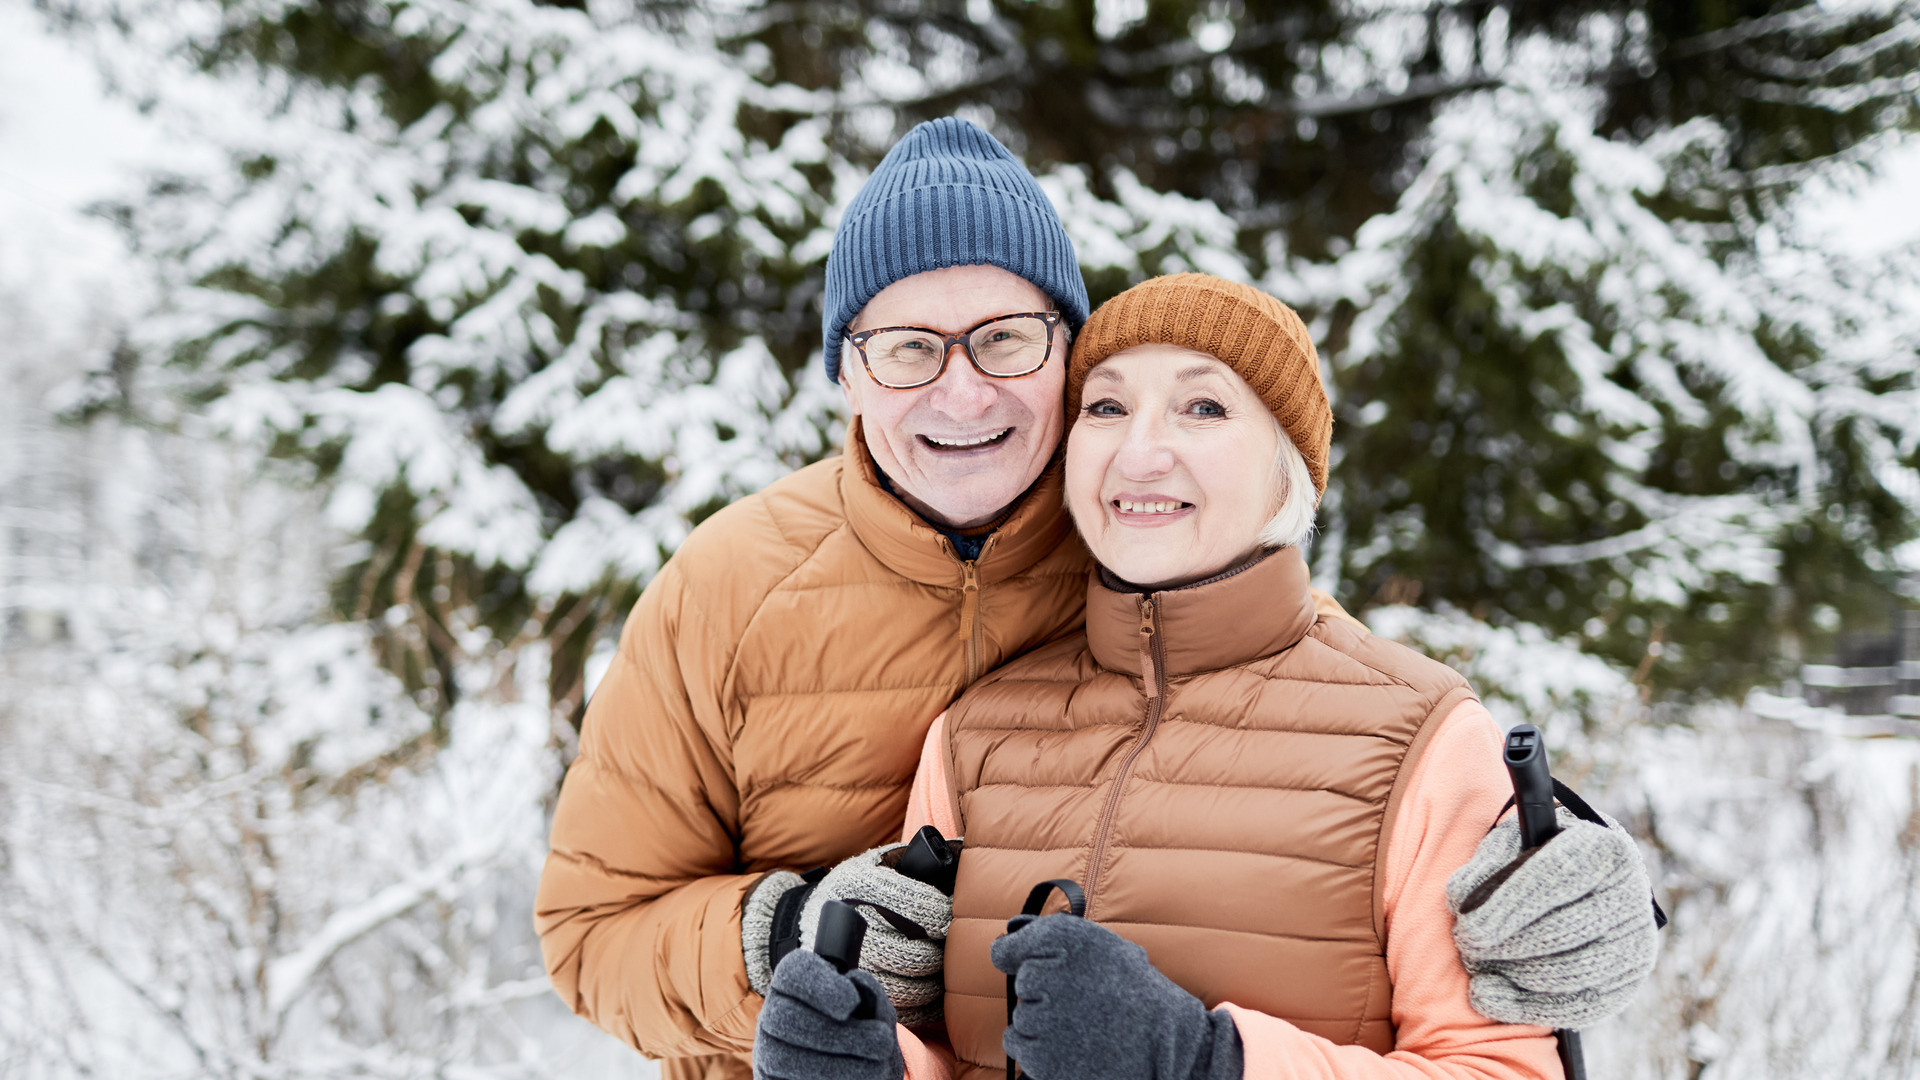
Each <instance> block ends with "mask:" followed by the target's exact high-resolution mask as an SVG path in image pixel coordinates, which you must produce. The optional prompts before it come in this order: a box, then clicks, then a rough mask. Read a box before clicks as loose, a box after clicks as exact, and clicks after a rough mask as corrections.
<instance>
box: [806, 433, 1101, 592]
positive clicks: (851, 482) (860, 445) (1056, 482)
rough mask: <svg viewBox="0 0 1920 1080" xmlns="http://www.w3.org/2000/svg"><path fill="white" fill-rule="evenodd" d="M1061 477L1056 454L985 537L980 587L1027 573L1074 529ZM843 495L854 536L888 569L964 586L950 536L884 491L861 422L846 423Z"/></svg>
mask: <svg viewBox="0 0 1920 1080" xmlns="http://www.w3.org/2000/svg"><path fill="white" fill-rule="evenodd" d="M1062 472H1063V469H1062V466H1061V457H1060V454H1059V453H1057V452H1056V453H1055V454H1054V456H1053V460H1052V461H1050V462H1048V463H1047V468H1046V471H1045V472H1042V473H1041V474H1040V479H1038V480H1036V481H1034V484H1033V486H1032V487H1031V488H1028V489H1027V492H1026V494H1025V495H1022V496H1021V497H1020V501H1019V504H1018V505H1017V507H1016V508H1015V509H1014V511H1013V513H1012V515H1010V516H1009V517H1008V518H1007V520H1006V522H1005V523H1003V524H1002V525H1001V526H1000V527H999V528H998V529H996V530H994V533H993V535H992V536H991V537H989V538H988V539H987V543H986V546H985V547H984V548H982V549H981V552H980V558H979V559H978V560H977V564H976V570H977V572H978V574H979V581H980V583H981V584H983V585H992V584H996V583H998V582H1001V581H1005V580H1006V579H1008V578H1010V577H1013V576H1014V575H1016V574H1019V573H1022V572H1024V571H1026V570H1028V569H1031V568H1032V567H1033V565H1034V564H1035V563H1038V562H1039V561H1040V560H1041V559H1043V558H1046V556H1047V555H1048V554H1049V553H1051V552H1052V551H1053V550H1054V549H1055V548H1057V547H1059V546H1060V544H1061V542H1062V541H1064V540H1065V539H1066V538H1067V535H1068V534H1069V533H1070V532H1072V531H1073V524H1072V522H1070V521H1068V520H1067V511H1066V506H1065V504H1064V503H1063V502H1062V499H1061V491H1062V483H1061V474H1062ZM840 494H841V498H843V499H844V500H845V502H846V508H847V523H848V524H849V525H850V526H852V528H853V532H854V535H855V536H858V537H859V538H860V542H861V543H862V544H864V545H865V546H866V548H867V550H868V551H871V552H873V554H874V556H875V557H876V558H878V559H879V560H880V561H881V562H882V563H884V564H886V566H887V567H888V569H891V570H893V571H894V572H895V573H897V574H900V575H901V576H902V577H905V578H908V579H911V580H913V581H917V582H919V583H921V584H922V585H940V586H945V587H947V588H954V589H957V588H961V587H962V585H963V584H964V580H965V571H964V570H963V569H962V567H961V563H960V560H959V559H958V558H956V557H955V556H954V555H953V552H952V547H951V544H950V543H949V541H948V540H947V538H946V537H944V536H942V535H940V530H938V529H936V528H934V527H933V526H932V525H929V524H927V522H926V520H925V519H924V518H922V517H921V516H920V515H919V514H916V513H914V512H913V511H912V510H911V509H909V508H908V507H907V505H906V504H905V503H903V502H901V501H900V500H899V499H897V498H895V497H894V496H893V495H891V494H889V493H888V492H887V490H886V489H885V488H884V487H882V486H881V484H880V470H879V468H878V467H877V466H876V465H875V464H874V461H873V455H872V454H871V453H870V452H869V451H868V450H867V441H866V439H865V438H864V437H863V436H862V434H861V428H860V418H859V417H858V416H856V417H854V418H853V422H852V423H851V424H848V425H847V446H846V466H845V467H844V468H843V469H842V470H841V473H840Z"/></svg>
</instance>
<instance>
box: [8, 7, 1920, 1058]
mask: <svg viewBox="0 0 1920 1080" xmlns="http://www.w3.org/2000/svg"><path fill="white" fill-rule="evenodd" d="M954 112H957V113H960V114H961V115H964V116H968V117H970V118H972V119H975V120H978V121H980V122H982V123H985V124H988V125H989V126H991V127H992V128H993V129H994V130H995V131H996V132H998V133H999V134H1000V135H1001V136H1002V137H1003V139H1005V140H1006V141H1007V142H1008V143H1009V145H1011V146H1012V147H1013V148H1014V149H1015V150H1016V152H1018V153H1020V154H1022V155H1023V156H1024V157H1025V158H1026V160H1027V161H1028V162H1029V163H1030V164H1031V165H1032V167H1033V168H1034V169H1035V170H1036V172H1037V173H1038V174H1040V175H1041V176H1042V178H1043V183H1044V184H1045V185H1046V187H1047V189H1048V191H1049V192H1050V193H1051V194H1052V195H1053V197H1054V198H1055V200H1056V202H1057V203H1058V204H1059V206H1060V208H1061V210H1062V212H1063V214H1064V215H1065V216H1066V218H1067V220H1068V222H1069V226H1070V228H1071V230H1072V231H1073V234H1074V236H1075V239H1076V242H1077V243H1078V245H1079V250H1080V254H1081V257H1082V259H1083V262H1084V264H1085V266H1086V269H1087V273H1088V277H1089V281H1090V282H1091V284H1092V286H1093V291H1094V294H1095V295H1094V298H1095V300H1096V301H1098V300H1100V299H1103V298H1105V297H1106V296H1109V295H1112V294H1113V293H1114V292H1116V291H1118V290H1119V289H1120V288H1122V287H1124V286H1125V285H1126V284H1127V283H1129V282H1131V281H1134V280H1138V279H1139V278H1141V277H1143V276H1145V275H1149V274H1154V273H1161V272H1168V271H1175V270H1182V269H1188V268H1195V269H1201V270H1205V271H1208V272H1212V273H1216V274H1222V275H1226V276H1229V277H1234V278H1240V279H1244V280H1248V281H1252V282H1256V283H1258V284H1260V285H1262V286H1263V287H1265V288H1267V289H1269V290H1271V291H1273V292H1274V293H1276V294H1277V295H1279V296H1281V297H1282V298H1284V299H1286V300H1288V301H1290V302H1292V303H1293V304H1295V305H1296V306H1298V307H1299V308H1301V309H1302V311H1303V312H1305V313H1306V314H1308V316H1309V317H1310V318H1311V320H1312V322H1313V326H1314V328H1315V331H1316V334H1317V336H1318V339H1319V340H1320V341H1321V343H1322V347H1323V350H1324V355H1325V358H1326V371H1327V373H1328V376H1329V378H1330V380H1331V383H1332V385H1333V388H1334V391H1335V397H1336V409H1337V411H1338V417H1339V425H1338V427H1337V428H1336V436H1335V442H1336V454H1337V460H1336V465H1335V468H1334V470H1333V481H1334V482H1333V487H1332V489H1331V490H1330V491H1329V497H1328V501H1327V505H1326V508H1325V510H1324V512H1323V514H1322V516H1321V525H1322V533H1321V535H1320V537H1319V539H1318V540H1317V541H1316V543H1315V545H1314V548H1313V550H1312V552H1311V557H1312V560H1313V564H1314V566H1315V568H1316V572H1317V575H1318V577H1319V580H1320V582H1321V584H1322V585H1323V586H1324V587H1326V588H1328V589H1330V590H1332V591H1333V592H1334V593H1335V594H1336V595H1337V596H1338V597H1339V598H1340V599H1341V600H1342V601H1344V602H1345V603H1346V604H1347V606H1348V607H1349V608H1351V609H1353V610H1354V611H1356V612H1357V613H1359V614H1360V615H1361V616H1362V617H1363V618H1365V619H1366V620H1368V621H1369V622H1370V623H1371V624H1372V625H1373V626H1374V627H1375V628H1376V629H1377V630H1378V631H1380V632H1382V633H1388V634H1392V635H1394V636H1396V637H1399V638H1402V639H1403V640H1407V641H1409V642H1412V643H1415V644H1417V645H1420V646H1421V647H1424V648H1426V649H1428V650H1429V651H1431V652H1433V653H1434V654H1436V655H1439V656H1442V657H1444V658H1446V659H1448V660H1449V661H1451V662H1453V663H1455V664H1457V665H1459V666H1460V667H1461V668H1462V669H1463V670H1465V671H1466V672H1467V673H1468V674H1469V675H1470V676H1471V677H1472V678H1473V679H1474V680H1475V682H1476V683H1477V684H1478V685H1479V686H1480V687H1481V689H1482V690H1483V692H1485V693H1486V694H1487V695H1488V697H1489V698H1490V700H1491V701H1493V702H1494V703H1495V705H1496V706H1497V708H1498V709H1499V710H1500V711H1501V714H1502V716H1503V717H1504V718H1505V719H1507V720H1508V721H1510V722H1512V721H1518V720H1521V719H1527V720H1531V721H1533V722H1535V723H1540V724H1542V725H1544V726H1545V727H1546V728H1547V730H1548V732H1549V736H1550V739H1551V741H1552V743H1553V745H1554V747H1555V750H1556V753H1557V771H1559V772H1560V773H1561V774H1562V775H1563V776H1564V777H1565V778H1567V779H1568V780H1570V781H1572V782H1573V783H1574V784H1575V786H1576V787H1579V788H1582V789H1583V790H1585V791H1586V793H1587V794H1588V795H1589V796H1590V797H1591V798H1593V800H1594V801H1595V802H1596V803H1598V804H1599V805H1601V806H1602V807H1603V808H1605V809H1608V810H1609V811H1611V812H1612V813H1614V814H1615V815H1617V816H1619V817H1621V818H1623V819H1625V820H1626V821H1628V822H1629V824H1630V825H1631V826H1632V827H1633V828H1634V829H1635V831H1636V832H1637V833H1638V834H1639V836H1640V837H1641V838H1642V839H1643V840H1644V842H1645V848H1646V851H1647V853H1648V855H1649V857H1650V859H1652V860H1653V862H1654V869H1655V880H1656V882H1657V884H1658V888H1659V890H1660V894H1661V896H1662V898H1663V900H1664V901H1665V902H1666V904H1667V907H1668V910H1669V911H1670V912H1671V913H1672V915H1673V925H1672V926H1671V927H1670V928H1669V930H1668V931H1667V933H1666V942H1665V954H1664V957H1663V960H1662V962H1661V966H1660V970H1659V973H1658V975H1657V977H1656V980H1655V983H1654V985H1652V986H1651V987H1650V988H1649V989H1648V990H1647V991H1646V992H1645V994H1644V995H1643V996H1642V997H1641V998H1640V1000H1639V1002H1638V1003H1637V1005H1636V1006H1635V1007H1634V1009H1633V1010H1632V1012H1631V1013H1630V1014H1628V1015H1627V1016H1625V1017H1623V1018H1620V1019H1618V1020H1615V1021H1613V1022H1611V1023H1609V1024H1607V1025H1606V1026H1605V1027H1603V1028H1600V1029H1597V1030H1595V1031H1593V1032H1591V1033H1590V1034H1589V1035H1588V1045H1589V1054H1590V1057H1591V1059H1592V1068H1593V1074H1594V1075H1595V1076H1605V1077H1621V1078H1626V1077H1635V1078H1640V1077H1645V1078H1653V1077H1661V1078H1689V1080H1690V1078H1695V1077H1701V1076H1707V1077H1721V1076H1726V1077H1739V1078H1741V1080H1758V1078H1761V1077H1782V1078H1788V1077H1791V1078H1806V1077H1849V1078H1853V1077H1858V1078H1868V1077H1876V1078H1878V1077H1887V1078H1891V1077H1911V1076H1916V1075H1920V982H1917V978H1916V976H1917V974H1920V615H1916V610H1917V609H1920V540H1917V539H1916V538H1917V537H1920V138H1916V137H1915V136H1914V134H1913V133H1915V132H1920V5H1917V4H1916V3H1914V2H1913V0H1905V2H1890V0H1859V2H1837V0H1836V2H1833V3H1823V4H1802V3H1798V2H1795V0H1782V2H1775V3H1766V2H1759V0H1745V2H1738V3H1728V4H1698V5H1694V4H1668V3H1655V2H1652V0H1565V2H1561V3H1552V4H1544V3H1538V2H1533V0H1434V2H1431V3H1429V2H1426V0H1345V2H1342V0H1325V2H1301V3H1280V2H1263V0H1097V2H1091V3H1089V2H1087V0H1078V2H1067V0H921V2H913V0H906V2H900V0H807V2H787V0H714V2H707V3H685V2H680V0H658V2H655V0H590V2H588V0H573V2H565V0H552V2H544V3H543V2H536V0H325V2H317V3H308V4H296V3H290V2H286V0H0V650H3V652H0V1077H4V1078H14V1077H20V1078H43V1077H45V1078H52V1077H79V1076H101V1077H115V1078H121V1077H128V1078H143V1077H236V1078H237V1077H248V1078H266V1077H272V1078H289V1080H291V1078H296V1077H348V1076H352V1077H430V1076H432V1077H439V1076H445V1077H461V1078H466V1077H475V1078H479V1077H500V1078H505V1077H549V1076H554V1077H557V1076H569V1077H573V1076H588V1077H591V1076H634V1075H649V1074H650V1072H651V1066H649V1065H647V1064H645V1063H644V1062H642V1061H641V1060H640V1059H638V1058H637V1057H636V1056H634V1055H632V1054H631V1053H630V1052H628V1051H627V1050H625V1048H623V1047H621V1046H618V1045H616V1044H614V1043H613V1042H612V1040H610V1039H608V1038H606V1037H604V1036H601V1035H599V1034H598V1033H597V1032H594V1031H592V1030H591V1029H588V1028H587V1027H586V1026H585V1025H584V1024H582V1023H580V1022H578V1021H576V1020H574V1019H573V1018H572V1017H570V1016H568V1015H567V1014H566V1011H565V1009H564V1008H563V1007H562V1006H561V1004H560V1002H559V1001H558V1000H557V999H556V998H555V997H554V996H553V995H552V994H551V992H550V991H549V990H548V989H547V986H546V982H545V979H544V977H543V976H542V974H541V967H540V962H539V955H538V950H537V947H536V944H535V942H534V940H533V936H532V932H531V928H530V924H529V915H528V905H529V901H530V897H531V892H532V887H533V883H534V880H535V877H536V875H537V872H538V868H539V864H540V859H541V856H542V854H543V851H544V835H545V829H546V820H545V815H546V811H547V808H548V805H549V802H550V799H551V796H552V794H553V792H554V790H555V787H556V784H557V782H558V779H559V777H560V775H561V771H562V769H563V768H564V765H565V762H566V761H567V758H568V755H569V753H570V751H571V748H572V745H573V737H574V724H576V723H577V722H578V719H579V717H580V714H581V707H582V703H583V701H584V698H585V696H586V695H587V694H588V693H589V692H590V690H591V686H592V683H593V680H594V677H595V675H596V674H597V672H598V670H599V669H600V667H601V665H603V664H604V660H605V657H606V655H607V653H608V650H609V649H610V648H611V646H612V643H613V641H614V638H615V635H616V634H617V633H618V630H619V627H620V624H621V620H622V618H623V616H624V613H625V612H626V610H627V608H628V607H629V606H630V605H631V604H632V602H633V600H634V598H635V596H636V595H637V594H638V592H639V590H640V589H641V588H642V587H643V586H644V584H645V582H646V580H647V578H648V576H649V575H650V574H651V573H652V572H653V571H654V570H655V569H656V568H657V567H658V566H659V564H660V561H661V560H662V559H663V558H665V557H666V555H668V554H669V553H670V552H671V551H672V550H673V548H674V546H675V545H676V544H677V543H678V542H679V541H680V540H681V538H682V537H684V536H685V534H686V531H687V529H688V528H690V527H691V526H692V525H693V524H694V523H697V522H698V521H699V520H700V519H701V518H702V517H703V516H704V515H706V514H708V513H710V512H711V511H712V510H713V509H714V508H716V507H718V506H721V505H723V504H725V503H726V502H727V501H728V500H730V499H733V498H736V497H738V496H739V495H741V494H742V493H745V492H749V491H752V490H754V489H755V488H757V487H759V486H760V485H763V484H765V483H767V482H768V481H769V480H772V479H773V478H775V477H777V476H779V475H781V474H782V473H784V472H785V471H787V470H789V469H791V468H793V467H795V466H797V465H800V464H802V463H804V462H806V461H808V460H811V459H813V458H815V457H818V456H820V455H822V454H825V453H829V452H831V451H832V449H833V448H834V447H835V445H836V443H837V441H838V439H839V438H840V435H841V428H840V425H839V421H838V419H837V417H836V415H835V412H834V409H835V404H836V398H837V395H836V394H835V393H834V392H832V388H831V387H830V386H829V385H828V384H827V383H826V381H825V380H824V378H822V377H821V375H820V373H819V369H818V367H817V364H816V361H815V359H814V358H815V350H816V348H817V340H816V338H817V334H818V329H817V327H818V325H819V323H818V310H817V306H816V304H817V293H818V290H819V281H820V264H821V260H822V258H823V257H824V253H825V251H826V249H827V246H828V243H829V241H830V238H831V235H832V228H833V226H834V223H835V220H836V219H835V213H836V207H838V206H841V205H844V203H845V201H846V199H847V198H848V197H849V196H850V195H851V193H852V192H853V190H854V189H855V187H856V186H857V185H858V184H859V182H860V180H861V178H862V177H863V176H864V175H865V172H866V170H867V169H869V168H871V166H872V164H873V163H874V162H875V161H876V160H878V155H879V154H880V153H882V152H883V151H884V149H885V148H886V146H887V145H888V144H889V143H890V142H891V140H892V139H894V138H895V137H897V136H898V134H899V133H900V132H901V131H903V130H904V129H905V127H906V126H907V125H909V124H911V123H912V122H913V121H915V120H917V119H921V118H925V117H929V116H934V115H942V114H947V113H954Z"/></svg>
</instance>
